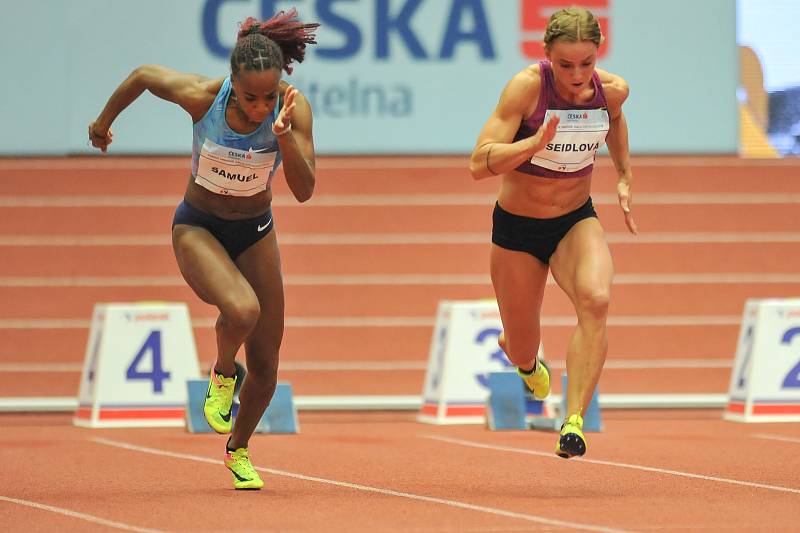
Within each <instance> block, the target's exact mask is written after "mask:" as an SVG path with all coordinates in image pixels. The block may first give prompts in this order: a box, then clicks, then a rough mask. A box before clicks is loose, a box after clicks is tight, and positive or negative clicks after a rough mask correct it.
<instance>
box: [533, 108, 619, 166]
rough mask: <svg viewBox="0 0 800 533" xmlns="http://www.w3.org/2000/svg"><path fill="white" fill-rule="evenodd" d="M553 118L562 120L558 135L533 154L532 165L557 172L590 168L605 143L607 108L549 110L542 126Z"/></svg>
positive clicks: (558, 127) (557, 131)
mask: <svg viewBox="0 0 800 533" xmlns="http://www.w3.org/2000/svg"><path fill="white" fill-rule="evenodd" d="M553 115H558V117H559V118H560V119H561V121H560V122H559V123H558V126H557V127H556V136H555V137H553V140H552V141H550V142H549V143H548V144H547V146H545V147H544V149H542V150H539V151H538V152H536V153H535V154H534V155H533V157H532V158H531V163H532V164H534V165H536V166H539V167H543V168H547V169H549V170H556V171H558V172H575V171H578V170H580V169H582V168H586V167H587V166H589V165H591V164H592V163H593V162H594V156H595V154H596V153H597V150H598V149H599V148H600V147H601V146H603V143H605V140H606V134H607V133H608V127H609V120H608V112H607V111H606V110H605V109H548V110H547V112H546V113H545V115H544V122H543V123H542V124H547V121H548V120H550V117H552V116H553Z"/></svg>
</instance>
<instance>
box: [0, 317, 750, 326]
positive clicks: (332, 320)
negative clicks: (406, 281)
mask: <svg viewBox="0 0 800 533" xmlns="http://www.w3.org/2000/svg"><path fill="white" fill-rule="evenodd" d="M740 322H741V316H739V315H674V316H672V315H670V316H664V315H650V316H613V317H609V319H608V321H607V323H608V325H609V326H621V327H639V326H667V327H672V326H704V327H708V326H738V325H739V323H740ZM215 323H216V318H195V319H193V320H192V326H194V327H195V328H213V327H214V324H215ZM435 323H436V319H435V317H432V316H340V317H334V316H320V317H287V318H286V320H285V326H286V327H287V328H387V327H397V328H403V327H405V328H416V327H432V326H434V325H435ZM575 324H576V319H575V317H574V316H546V317H542V320H541V325H542V326H546V327H569V326H574V325H575ZM90 325H91V321H90V320H88V319H83V318H3V319H0V329H48V328H49V329H83V328H88V327H89V326H90Z"/></svg>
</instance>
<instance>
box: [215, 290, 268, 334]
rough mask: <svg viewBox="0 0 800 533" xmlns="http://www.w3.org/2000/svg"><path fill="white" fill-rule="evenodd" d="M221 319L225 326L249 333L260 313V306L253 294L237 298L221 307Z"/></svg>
mask: <svg viewBox="0 0 800 533" xmlns="http://www.w3.org/2000/svg"><path fill="white" fill-rule="evenodd" d="M220 312H221V319H222V322H223V324H224V325H225V326H227V327H230V328H232V329H235V330H236V331H239V332H242V333H245V334H246V333H249V332H251V331H252V330H253V328H255V327H256V324H257V323H258V318H259V316H260V315H261V306H260V305H259V303H258V299H257V298H256V297H255V295H252V297H251V298H246V297H245V298H239V299H237V300H235V301H231V302H229V303H228V304H227V305H225V306H223V307H221V309H220Z"/></svg>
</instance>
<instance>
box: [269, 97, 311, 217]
mask: <svg viewBox="0 0 800 533" xmlns="http://www.w3.org/2000/svg"><path fill="white" fill-rule="evenodd" d="M312 123H313V119H312V115H311V105H310V104H309V103H308V100H307V99H306V97H305V96H303V94H302V93H300V92H299V91H298V90H297V89H295V88H294V87H292V86H291V85H289V86H288V87H287V88H286V92H285V94H284V98H283V107H282V108H281V110H280V113H279V114H278V118H277V119H276V120H275V125H274V126H273V128H272V131H273V132H274V133H275V135H276V138H277V139H278V146H279V147H280V150H281V156H282V157H283V173H284V174H285V175H286V183H287V184H288V185H289V189H290V190H291V191H292V194H294V197H295V198H297V200H298V201H299V202H305V201H306V200H308V199H309V198H311V195H312V194H314V184H315V182H316V178H315V172H314V168H315V160H314V136H313V134H312Z"/></svg>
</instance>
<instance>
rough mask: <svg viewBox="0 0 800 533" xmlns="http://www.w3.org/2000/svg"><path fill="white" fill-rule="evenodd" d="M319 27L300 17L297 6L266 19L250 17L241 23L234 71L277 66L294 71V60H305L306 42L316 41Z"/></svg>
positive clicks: (234, 51) (236, 72)
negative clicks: (292, 63) (260, 20)
mask: <svg viewBox="0 0 800 533" xmlns="http://www.w3.org/2000/svg"><path fill="white" fill-rule="evenodd" d="M318 27H319V24H317V23H310V24H304V23H303V22H301V21H300V20H298V19H297V10H296V9H295V8H292V9H290V10H289V11H288V12H285V11H279V12H278V13H277V14H276V15H275V16H273V17H272V18H271V19H269V20H267V21H264V22H259V21H258V19H256V18H253V17H249V18H248V19H247V20H245V21H244V22H242V24H241V25H240V29H239V36H238V38H237V40H236V47H235V48H234V49H233V52H231V73H232V74H238V73H239V70H240V69H244V70H269V69H271V68H275V69H278V70H281V69H283V70H285V71H286V73H287V74H291V73H292V67H291V66H290V64H291V62H292V61H297V62H298V63H302V62H303V57H304V56H305V55H306V45H307V44H317V41H316V40H315V37H316V36H315V35H314V30H316V29H317V28H318Z"/></svg>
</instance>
